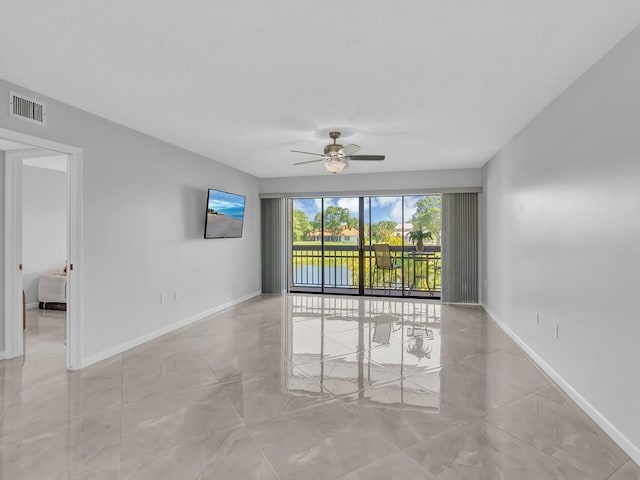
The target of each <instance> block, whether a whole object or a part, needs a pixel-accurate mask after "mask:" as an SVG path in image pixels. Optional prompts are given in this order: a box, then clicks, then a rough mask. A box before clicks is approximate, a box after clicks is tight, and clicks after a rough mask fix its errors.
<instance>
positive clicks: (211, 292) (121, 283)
mask: <svg viewBox="0 0 640 480" xmlns="http://www.w3.org/2000/svg"><path fill="white" fill-rule="evenodd" d="M10 88H11V89H12V90H16V91H19V92H22V93H25V94H27V95H30V96H34V97H36V98H40V99H42V100H45V101H46V102H47V106H48V126H47V127H39V126H37V125H31V124H29V123H27V122H22V121H19V120H16V119H13V118H11V117H9V115H8V111H7V108H8V102H7V101H1V102H0V126H2V127H4V128H7V129H12V130H16V131H20V132H24V133H28V134H31V135H35V136H38V137H43V138H47V139H50V140H54V141H57V142H61V143H65V144H69V145H74V146H77V147H80V148H82V149H84V169H83V182H84V202H83V209H84V210H83V219H84V242H83V243H84V259H83V273H84V277H83V278H84V290H83V298H82V299H81V301H82V302H83V306H84V318H83V319H82V322H83V331H82V335H83V337H82V350H83V352H82V356H83V358H88V357H91V356H93V355H99V354H100V353H101V352H106V351H109V350H110V349H113V348H117V347H118V346H119V345H121V344H123V343H125V342H128V341H131V340H134V339H136V338H138V337H142V336H144V335H148V334H152V333H153V332H155V331H157V330H160V329H162V328H167V327H170V326H171V325H173V324H175V323H176V322H178V321H180V320H183V319H187V318H190V317H192V316H195V315H198V314H199V313H202V312H205V311H207V310H211V309H214V308H216V307H219V306H221V305H224V304H227V303H229V302H232V301H234V300H236V299H238V298H241V297H244V296H246V295H249V294H251V293H253V292H257V291H259V290H260V213H259V212H260V204H259V200H258V180H257V178H255V177H253V176H251V175H248V174H246V173H243V172H240V171H238V170H235V169H233V168H231V167H228V166H226V165H223V164H221V163H218V162H215V161H213V160H210V159H207V158H204V157H201V156H199V155H196V154H193V153H190V152H187V151H185V150H183V149H180V148H178V147H175V146H172V145H170V144H167V143H165V142H162V141H160V140H157V139H154V138H152V137H149V136H147V135H144V134H141V133H139V132H136V131H133V130H131V129H128V128H126V127H123V126H121V125H118V124H115V123H112V122H109V121H107V120H104V119H102V118H99V117H97V116H95V115H91V114H89V113H87V112H83V111H81V110H78V109H76V108H73V107H70V106H68V105H65V104H63V103H61V102H58V101H56V100H53V99H48V98H45V97H43V96H41V95H39V94H37V93H34V92H30V91H28V90H26V89H24V88H21V87H18V86H14V85H10V84H8V83H6V82H4V81H0V98H4V99H6V98H8V95H9V94H8V90H9V89H10ZM1 170H2V174H1V175H2V178H4V169H1ZM0 185H1V187H0V188H2V191H3V193H2V194H1V195H0V197H1V198H4V180H2V182H1V184H0ZM209 187H215V188H219V189H221V190H225V191H229V192H234V193H239V194H242V195H246V197H247V203H246V218H245V225H244V233H243V237H242V238H238V239H223V240H204V239H203V228H204V226H203V224H204V209H205V203H206V192H207V188H209ZM2 212H4V210H3V209H2ZM0 224H1V225H2V229H4V222H1V223H0ZM0 233H1V234H2V235H0V238H3V235H4V232H0ZM230 272H232V273H230ZM2 273H4V272H2ZM0 278H3V277H2V276H0ZM3 291H4V290H3ZM163 292H164V293H166V294H167V302H166V303H165V304H162V305H161V304H160V295H161V293H163ZM173 292H176V294H177V301H174V300H173ZM0 331H1V329H0Z"/></svg>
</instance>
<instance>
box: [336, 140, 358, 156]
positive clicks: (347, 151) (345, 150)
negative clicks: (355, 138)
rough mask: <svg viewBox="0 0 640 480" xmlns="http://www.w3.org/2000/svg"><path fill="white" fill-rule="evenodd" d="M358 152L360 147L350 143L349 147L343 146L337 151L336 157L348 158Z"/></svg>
mask: <svg viewBox="0 0 640 480" xmlns="http://www.w3.org/2000/svg"><path fill="white" fill-rule="evenodd" d="M358 150H360V146H359V145H355V144H353V143H351V144H349V145H345V146H344V147H342V148H341V149H340V150H338V156H339V157H350V156H351V155H353V154H354V153H356V152H357V151H358Z"/></svg>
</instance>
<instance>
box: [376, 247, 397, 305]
mask: <svg viewBox="0 0 640 480" xmlns="http://www.w3.org/2000/svg"><path fill="white" fill-rule="evenodd" d="M373 252H374V253H375V256H376V265H375V270H374V271H378V270H382V287H383V288H384V290H386V289H387V288H386V286H388V287H389V294H391V286H395V288H398V270H399V271H400V285H402V264H401V263H398V262H396V261H395V260H394V259H393V257H392V256H391V248H390V247H389V244H387V243H376V244H374V245H373Z"/></svg>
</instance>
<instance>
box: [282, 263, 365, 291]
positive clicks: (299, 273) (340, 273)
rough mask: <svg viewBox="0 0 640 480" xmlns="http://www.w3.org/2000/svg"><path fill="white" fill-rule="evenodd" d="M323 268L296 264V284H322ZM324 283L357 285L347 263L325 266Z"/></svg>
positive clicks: (294, 282)
mask: <svg viewBox="0 0 640 480" xmlns="http://www.w3.org/2000/svg"><path fill="white" fill-rule="evenodd" d="M321 273H322V268H321V267H320V266H318V265H296V266H295V267H294V269H293V284H294V285H300V286H302V285H317V286H320V285H321V284H322V275H321ZM324 284H325V286H327V287H329V286H331V287H355V286H356V285H357V284H356V283H355V282H354V278H353V272H352V271H351V269H349V268H347V266H346V265H336V266H329V265H327V266H325V267H324Z"/></svg>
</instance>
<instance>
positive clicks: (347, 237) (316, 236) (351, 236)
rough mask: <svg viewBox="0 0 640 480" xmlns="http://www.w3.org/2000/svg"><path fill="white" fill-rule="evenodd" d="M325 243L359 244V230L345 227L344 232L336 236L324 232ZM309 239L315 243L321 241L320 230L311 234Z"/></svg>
mask: <svg viewBox="0 0 640 480" xmlns="http://www.w3.org/2000/svg"><path fill="white" fill-rule="evenodd" d="M323 236H324V241H325V242H344V243H357V242H358V229H357V228H349V227H344V228H343V229H342V231H341V232H340V233H339V234H338V235H336V234H335V233H333V232H327V231H326V230H325V232H324V235H323ZM309 238H310V239H311V241H313V242H319V241H320V230H314V231H313V232H311V233H309Z"/></svg>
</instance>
